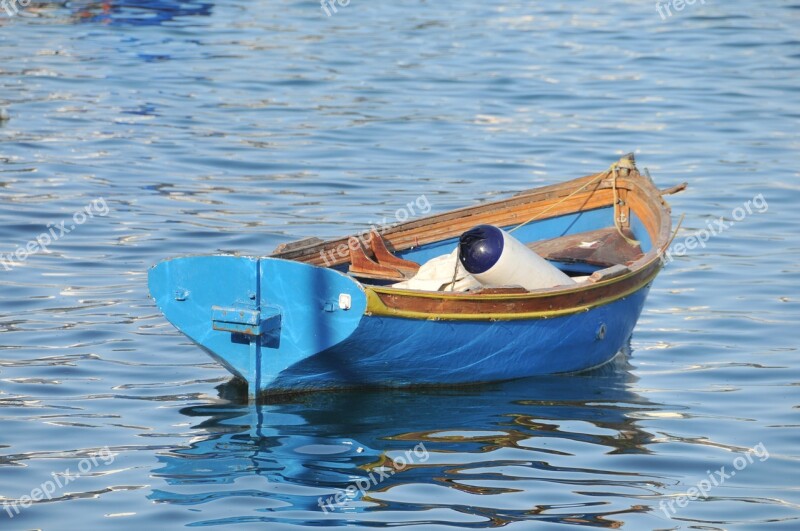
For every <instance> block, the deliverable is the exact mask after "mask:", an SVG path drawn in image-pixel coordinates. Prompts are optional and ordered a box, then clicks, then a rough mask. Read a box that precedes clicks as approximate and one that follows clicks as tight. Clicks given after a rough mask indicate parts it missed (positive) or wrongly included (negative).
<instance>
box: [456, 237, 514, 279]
mask: <svg viewBox="0 0 800 531" xmlns="http://www.w3.org/2000/svg"><path fill="white" fill-rule="evenodd" d="M501 254H503V231H501V230H500V229H498V228H497V227H495V226H494V225H478V226H477V227H474V228H471V229H469V230H468V231H467V232H465V233H463V234H462V235H461V237H460V238H459V239H458V258H459V259H460V260H461V265H463V266H464V269H466V270H467V271H469V272H470V273H471V274H473V275H478V274H480V273H483V272H485V271H488V270H489V269H491V267H492V266H493V265H495V264H496V263H497V261H498V260H500V255H501Z"/></svg>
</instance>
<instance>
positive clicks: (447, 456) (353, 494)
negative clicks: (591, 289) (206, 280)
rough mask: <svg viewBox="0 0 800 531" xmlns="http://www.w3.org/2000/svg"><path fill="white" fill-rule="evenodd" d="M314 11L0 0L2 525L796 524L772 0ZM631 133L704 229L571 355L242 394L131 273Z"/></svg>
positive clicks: (786, 209)
mask: <svg viewBox="0 0 800 531" xmlns="http://www.w3.org/2000/svg"><path fill="white" fill-rule="evenodd" d="M343 3H344V4H346V5H342V4H339V3H336V4H333V0H332V2H331V3H328V4H326V5H327V6H328V11H329V12H330V13H331V14H330V16H328V15H327V14H326V12H325V10H324V9H323V7H322V6H321V5H320V4H319V3H317V2H314V1H295V0H279V1H277V2H265V1H260V0H249V1H246V2H245V1H241V0H229V1H225V2H213V1H210V0H209V1H206V0H183V1H181V0H121V1H116V0H108V1H104V2H95V1H88V0H76V1H67V2H42V1H37V0H33V1H32V2H30V3H28V5H21V4H20V3H19V0H17V1H16V2H12V1H11V0H5V2H4V3H3V4H2V5H0V109H2V111H0V253H2V256H0V260H2V262H0V295H1V296H0V332H1V333H0V501H2V502H3V505H2V507H0V529H3V530H5V529H11V530H17V529H20V530H22V529H45V530H56V529H70V530H72V529H75V530H78V529H179V528H183V527H209V528H212V529H296V528H299V527H300V526H311V525H314V526H322V525H326V526H333V525H337V526H354V527H355V526H358V527H413V528H415V529H421V530H436V529H458V528H464V529H470V528H490V527H503V528H505V529H563V528H565V527H567V526H583V527H601V528H602V527H606V528H618V527H623V528H625V529H632V530H647V529H706V530H716V529H736V530H761V529H786V530H795V529H798V526H800V520H799V517H800V490H799V489H798V479H797V478H799V477H800V466H798V460H800V450H798V448H799V447H800V431H798V427H799V426H800V417H799V416H798V411H800V409H799V408H800V396H799V393H798V391H800V359H798V350H797V347H798V340H799V339H800V333H799V332H798V317H800V312H798V293H797V290H798V286H799V285H800V283H798V280H800V275H799V274H800V267H799V266H798V263H800V237H799V236H798V224H800V180H798V177H800V170H798V168H800V155H799V154H798V153H800V137H799V136H798V130H800V4H798V3H797V1H796V0H774V1H772V2H745V1H743V0H733V1H726V2H722V1H719V0H706V1H697V2H693V3H691V4H689V3H688V2H684V3H679V2H678V1H677V0H672V1H671V2H666V1H662V2H660V3H659V4H656V3H655V2H653V1H637V2H633V1H624V0H609V1H605V2H588V1H584V0H578V1H572V2H539V3H533V2H514V1H512V2H501V3H497V2H477V1H459V2H456V1H452V0H441V1H438V2H426V1H416V0H396V1H392V2H387V1H382V2H378V1H367V0H351V1H350V2H347V1H344V2H343ZM659 5H660V6H661V8H660V9H659V8H658V6H659ZM678 5H680V6H682V7H681V9H677V7H678ZM331 6H334V7H335V8H336V9H335V11H334V10H333V9H331ZM665 6H666V7H669V9H666V7H665ZM10 15H13V16H10ZM6 118H7V119H6ZM629 151H632V152H635V154H636V156H637V160H638V162H639V164H640V166H641V167H647V168H648V169H649V170H650V172H651V174H652V176H653V178H654V179H655V180H656V182H657V183H658V184H659V185H661V186H664V187H666V186H670V185H674V184H677V183H679V182H681V181H688V182H689V183H690V187H689V189H688V190H687V191H686V192H684V193H683V194H681V195H678V196H674V197H672V198H670V201H671V203H672V205H673V208H674V211H675V213H676V214H681V213H685V215H686V217H685V220H684V223H683V227H682V229H681V231H680V232H679V234H678V237H677V239H676V242H677V243H681V244H687V246H689V245H692V244H691V242H690V241H687V240H686V238H687V237H689V236H691V235H692V234H694V233H695V231H698V230H701V229H709V228H710V227H722V226H724V228H719V229H718V230H717V232H718V233H717V234H716V235H715V236H713V237H711V238H710V239H709V240H708V241H707V242H704V244H703V246H697V245H696V243H695V244H694V245H693V246H692V247H693V248H688V249H684V252H681V253H675V254H674V256H673V258H674V259H672V261H671V263H670V264H669V265H668V267H667V269H665V271H663V272H662V274H661V275H660V276H659V277H658V279H657V280H656V282H655V284H654V286H653V289H652V291H651V293H650V297H649V300H648V303H647V305H646V307H645V311H644V314H643V316H642V318H641V320H640V322H639V324H638V326H637V328H636V330H635V332H634V335H633V338H632V340H631V348H630V352H627V353H626V354H625V355H624V356H621V357H619V358H617V359H616V360H615V362H614V363H613V364H611V365H608V366H606V367H603V368H601V369H599V370H597V371H594V372H591V373H587V374H582V375H573V376H558V377H549V378H537V379H529V380H520V381H515V382H507V383H503V384H493V385H487V386H480V387H474V388H464V389H449V390H439V391H433V390H426V391H423V390H416V391H409V390H395V391H383V392H381V391H370V392H363V391H362V392H340V393H320V394H314V395H306V396H300V397H294V398H288V399H283V400H277V401H273V402H270V403H266V404H263V405H261V406H259V407H254V406H248V405H247V404H246V403H245V402H243V399H242V390H241V388H240V387H239V386H237V385H236V384H235V383H232V382H230V381H229V380H230V376H229V374H228V373H227V372H226V371H225V370H224V369H223V368H222V367H220V366H219V365H217V364H215V363H214V362H213V361H212V360H211V359H210V358H208V357H207V356H206V355H205V354H204V353H203V352H202V351H201V350H200V349H198V348H197V347H196V346H194V345H192V344H190V343H189V342H188V341H187V340H186V339H185V338H184V337H183V336H182V335H180V334H179V333H178V332H177V331H175V330H174V329H173V328H172V327H171V326H170V325H169V324H168V323H167V322H166V321H165V320H164V319H163V317H162V316H161V315H160V314H159V312H158V311H157V309H156V308H155V307H154V305H153V303H152V301H151V300H149V299H148V296H147V290H146V271H147V268H148V267H149V266H150V265H152V264H153V263H155V262H157V261H158V260H160V259H163V258H166V257H169V256H174V255H180V254H187V253H214V252H218V251H240V252H244V253H253V254H265V253H269V252H270V251H271V250H272V249H273V248H274V247H275V246H276V245H277V244H279V243H282V242H287V241H291V240H294V239H298V238H302V237H306V236H319V237H323V238H324V237H329V236H338V235H342V234H347V233H350V232H354V231H358V230H362V229H364V228H367V227H369V226H370V225H371V224H373V223H380V222H382V221H385V222H388V223H391V222H393V221H394V219H395V217H396V216H397V215H398V214H397V213H398V211H399V210H400V209H402V208H403V206H404V205H407V204H409V202H415V201H418V200H420V198H421V197H423V196H424V201H421V202H420V203H419V204H422V205H424V204H426V203H429V205H430V210H431V211H432V212H443V211H446V210H449V209H452V208H455V207H459V206H464V205H470V204H475V203H477V202H480V201H486V200H489V199H492V198H496V197H499V196H503V195H506V194H510V193H514V192H517V191H519V190H523V189H527V188H531V187H534V186H539V185H544V184H551V183H557V182H560V181H562V180H564V179H566V178H571V177H577V176H580V175H584V174H588V173H593V172H595V171H599V170H602V169H604V168H606V167H607V166H608V165H609V164H610V163H611V162H613V161H614V160H616V159H617V158H619V156H621V155H622V154H624V153H627V152H629ZM676 217H677V216H676ZM62 222H63V223H64V224H63V225H62ZM719 223H721V224H722V225H719ZM62 232H63V234H62ZM48 238H49V240H50V241H49V242H48ZM37 239H38V241H37ZM29 242H34V243H32V244H29ZM42 244H45V246H46V252H45V251H44V250H43V249H42V248H41V245H42ZM28 245H31V247H30V251H31V252H30V254H28V250H29V249H28V248H27V246H28ZM18 249H19V250H20V251H21V252H19V251H18ZM13 253H17V254H16V255H13V256H12V254H13ZM417 355H418V356H420V357H424V356H425V353H424V352H420V353H418V354H417ZM371 474H372V475H371ZM351 486H354V487H351ZM348 487H351V488H350V489H349V490H348ZM360 487H363V489H362V488H360ZM692 489H695V490H694V491H693V490H692ZM697 489H702V491H703V492H702V495H699V494H698V492H699V491H698V490H697ZM686 494H691V495H693V497H694V498H696V499H693V500H690V499H689V498H687V497H684V495H686ZM337 495H338V500H339V501H338V502H337V501H336V500H337ZM30 497H33V498H36V500H35V501H33V502H30V500H29V498H30ZM326 500H327V501H326ZM326 503H327V504H328V505H326ZM265 524H266V525H265Z"/></svg>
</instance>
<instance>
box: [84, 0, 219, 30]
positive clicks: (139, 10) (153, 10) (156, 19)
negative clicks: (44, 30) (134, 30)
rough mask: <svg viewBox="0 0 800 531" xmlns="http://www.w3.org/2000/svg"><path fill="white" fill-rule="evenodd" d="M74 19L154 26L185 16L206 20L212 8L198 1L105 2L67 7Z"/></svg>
mask: <svg viewBox="0 0 800 531" xmlns="http://www.w3.org/2000/svg"><path fill="white" fill-rule="evenodd" d="M70 6H71V8H72V10H73V19H74V20H76V21H78V22H92V23H100V24H109V25H130V26H157V25H160V24H163V23H165V22H169V21H172V20H174V19H176V18H178V17H185V16H209V15H211V11H212V6H213V4H212V3H210V2H203V1H201V0H106V1H103V2H81V1H79V2H74V3H72V4H70Z"/></svg>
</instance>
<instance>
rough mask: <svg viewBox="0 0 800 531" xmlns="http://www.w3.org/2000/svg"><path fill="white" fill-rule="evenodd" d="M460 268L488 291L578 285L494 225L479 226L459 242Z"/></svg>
mask: <svg viewBox="0 0 800 531" xmlns="http://www.w3.org/2000/svg"><path fill="white" fill-rule="evenodd" d="M458 245H459V259H460V260H461V264H462V265H463V266H464V269H466V270H467V271H468V272H469V273H470V274H471V275H472V276H473V277H474V278H475V279H476V280H477V281H478V282H480V283H481V284H483V285H484V286H486V287H502V286H522V287H523V288H525V289H526V290H528V291H531V290H535V289H543V288H552V287H555V286H566V285H571V284H575V281H574V280H572V278H570V277H569V276H567V275H566V274H565V273H564V272H563V271H561V270H560V269H558V268H557V267H555V266H554V265H552V264H551V263H550V262H548V261H547V260H545V259H544V258H542V257H541V256H539V255H538V254H536V253H535V252H533V251H532V250H531V249H529V248H528V247H527V246H526V245H525V244H524V243H522V242H521V241H519V240H518V239H516V238H514V237H513V236H511V235H510V234H509V233H507V232H506V231H504V230H502V229H499V228H497V227H495V226H493V225H478V226H477V227H475V228H473V229H470V230H468V231H467V232H465V233H464V234H462V235H461V238H460V239H459V243H458Z"/></svg>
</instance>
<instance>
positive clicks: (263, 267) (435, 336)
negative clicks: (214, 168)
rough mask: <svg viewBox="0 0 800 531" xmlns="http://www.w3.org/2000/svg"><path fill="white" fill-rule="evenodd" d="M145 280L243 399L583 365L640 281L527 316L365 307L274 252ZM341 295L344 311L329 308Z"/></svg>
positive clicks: (615, 341)
mask: <svg viewBox="0 0 800 531" xmlns="http://www.w3.org/2000/svg"><path fill="white" fill-rule="evenodd" d="M212 279H213V280H212ZM149 284H150V292H151V295H152V296H153V298H154V299H155V300H156V303H157V304H158V306H159V308H160V309H161V311H162V312H163V313H164V315H165V316H166V317H167V319H168V320H169V321H170V322H171V323H172V324H173V325H175V327H176V328H178V329H179V330H180V331H182V332H183V333H184V334H186V335H187V336H188V337H189V338H190V339H192V340H193V341H194V342H196V343H197V344H198V345H200V346H201V347H203V348H204V349H205V350H206V351H207V352H208V353H209V354H210V355H211V356H212V357H213V358H214V359H216V360H217V361H219V362H220V363H221V364H222V365H223V366H225V367H226V368H227V369H228V370H229V371H230V372H231V373H233V374H235V375H236V376H238V377H240V378H242V379H244V380H246V381H247V382H248V384H249V395H250V397H251V398H256V397H257V396H258V395H260V394H265V393H267V394H268V393H291V392H304V391H315V390H321V389H336V388H350V387H402V386H419V385H458V384H466V383H477V382H487V381H496V380H507V379H512V378H520V377H526V376H535V375H543V374H555V373H566V372H577V371H581V370H586V369H590V368H593V367H596V366H599V365H602V364H603V363H605V362H607V361H609V360H610V359H612V358H613V357H614V355H615V354H616V353H617V352H618V351H619V350H620V349H621V348H622V347H623V346H624V345H625V343H626V341H627V339H628V338H629V337H630V335H631V333H632V331H633V328H634V326H635V324H636V321H637V319H638V318H639V315H640V313H641V311H642V307H643V306H644V302H645V299H646V297H647V293H648V291H649V288H650V283H649V282H648V283H645V284H643V285H642V286H641V287H640V288H639V289H637V290H635V291H633V292H631V293H628V294H627V295H625V296H622V297H619V298H616V299H615V300H612V301H610V302H608V303H605V304H600V305H597V306H593V307H589V308H587V307H580V308H575V309H573V311H571V312H567V313H556V314H552V315H547V314H545V315H540V316H537V317H532V318H508V319H504V318H499V317H497V318H487V317H483V318H481V319H470V318H466V319H447V318H427V319H420V318H409V317H398V316H390V315H375V314H372V313H371V312H370V307H369V303H368V295H367V291H368V290H365V288H364V286H362V285H361V284H360V283H358V282H356V281H355V280H353V279H352V278H350V277H348V276H347V275H344V274H342V273H339V272H337V271H333V270H331V269H326V268H320V267H316V266H312V265H309V264H303V263H299V262H293V261H288V260H280V259H274V258H252V257H240V256H196V257H186V258H177V259H173V260H167V261H165V262H162V263H160V264H158V265H157V266H155V267H154V268H152V269H151V271H150V278H149ZM341 294H347V295H348V296H349V302H350V306H349V308H342V307H339V305H338V302H339V298H340V295H341ZM220 308H222V309H228V311H229V313H230V310H231V309H234V308H235V309H238V312H237V314H236V315H235V316H230V315H228V314H225V313H224V312H222V311H221V310H220ZM272 309H275V311H276V312H277V314H278V315H279V317H280V319H279V322H277V323H274V316H273V314H272V313H270V312H272ZM225 315H228V316H227V317H225ZM253 316H255V317H253ZM253 319H255V320H253ZM237 322H238V324H237ZM265 323H267V324H269V323H273V326H271V327H270V326H266V325H265ZM253 328H258V331H257V332H254V331H253V330H252V329H253Z"/></svg>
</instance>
